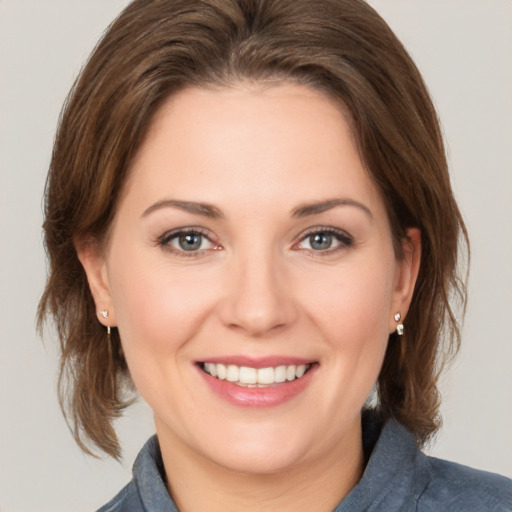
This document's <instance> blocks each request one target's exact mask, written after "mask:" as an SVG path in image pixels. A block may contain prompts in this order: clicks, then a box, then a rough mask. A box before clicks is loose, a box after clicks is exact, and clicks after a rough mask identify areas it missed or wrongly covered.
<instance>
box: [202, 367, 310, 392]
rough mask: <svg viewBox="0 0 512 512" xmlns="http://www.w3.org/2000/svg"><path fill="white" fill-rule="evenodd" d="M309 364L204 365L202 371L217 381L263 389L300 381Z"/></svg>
mask: <svg viewBox="0 0 512 512" xmlns="http://www.w3.org/2000/svg"><path fill="white" fill-rule="evenodd" d="M310 367H311V365H310V364H301V365H298V366H296V365H289V366H284V365H282V366H276V367H275V368H273V367H269V368H257V369H256V368H250V367H248V366H236V365H233V364H230V365H224V364H220V363H219V364H215V363H204V365H203V369H204V371H205V372H206V373H208V374H210V375H211V376H212V377H216V378H217V379H219V380H227V381H228V382H233V383H235V384H238V385H240V386H245V387H263V386H271V385H272V384H280V383H282V382H286V381H292V380H295V379H300V378H301V377H302V376H303V375H304V374H305V373H306V371H307V370H309V368H310Z"/></svg>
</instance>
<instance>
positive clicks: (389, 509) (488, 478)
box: [98, 421, 512, 512]
mask: <svg viewBox="0 0 512 512" xmlns="http://www.w3.org/2000/svg"><path fill="white" fill-rule="evenodd" d="M363 445H364V448H365V453H366V454H367V458H368V462H367V465H366V469H365V471H364V474H363V477H362V478H361V480H360V481H359V483H358V484H357V485H356V486H355V487H354V488H353V489H352V491H351V492H350V493H349V494H348V495H347V496H346V497H345V499H343V501H342V502H341V503H340V504H339V505H338V506H337V507H336V508H335V509H334V511H333V512H363V511H364V512H372V511H378V512H382V511H384V512H395V511H396V512H398V511H400V512H440V511H447V512H512V480H509V479H508V478H505V477H502V476H499V475H496V474H493V473H487V472H484V471H478V470H475V469H471V468H469V467H466V466H461V465H460V464H455V463H453V462H447V461H444V460H440V459H436V458H434V457H428V456H426V455H425V454H423V453H422V452H421V451H420V450H419V449H418V447H417V445H416V441H415V439H414V436H413V435H412V434H411V433H410V432H409V431H407V430H406V429H405V428H404V427H402V426H401V425H399V424H398V423H396V422H393V421H388V422H387V423H386V424H385V425H384V426H383V427H382V428H381V425H380V424H378V423H377V422H371V421H367V422H363ZM164 475H165V472H164V469H163V463H162V457H161V454H160V448H159V445H158V440H157V438H156V436H154V437H152V438H151V439H149V441H148V442H147V443H146V444H145V446H144V447H143V448H142V450H141V452H140V453H139V455H138V457H137V459H136V461H135V464H134V466H133V480H132V481H131V482H130V483H129V484H128V485H127V486H126V487H125V488H124V489H123V490H122V491H121V492H120V493H119V494H118V495H117V496H116V497H115V498H114V499H113V500H112V501H110V502H109V503H108V504H106V505H105V506H103V507H102V508H101V509H100V510H99V511H98V512H178V509H177V507H176V505H175V504H174V502H173V500H172V498H171V496H170V495H169V493H168V491H167V488H166V485H165V476H164Z"/></svg>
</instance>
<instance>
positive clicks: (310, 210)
mask: <svg viewBox="0 0 512 512" xmlns="http://www.w3.org/2000/svg"><path fill="white" fill-rule="evenodd" d="M336 206H355V207H356V208H359V209H361V210H363V212H364V213H366V215H368V216H369V217H370V219H371V220H373V215H372V212H371V211H370V209H369V208H368V207H367V206H365V205H364V204H363V203H360V202H359V201H355V200H354V199H348V198H335V199H327V200H325V201H316V202H313V203H305V204H301V205H299V206H297V208H294V209H293V210H292V217H298V218H301V217H307V216H309V215H318V214H319V213H323V212H326V211H328V210H331V209H332V208H335V207H336Z"/></svg>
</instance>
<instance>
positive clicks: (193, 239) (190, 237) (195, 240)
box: [177, 233, 203, 251]
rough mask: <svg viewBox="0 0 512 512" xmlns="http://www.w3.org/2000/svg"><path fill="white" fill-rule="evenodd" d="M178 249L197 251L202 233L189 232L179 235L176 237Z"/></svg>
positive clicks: (200, 243)
mask: <svg viewBox="0 0 512 512" xmlns="http://www.w3.org/2000/svg"><path fill="white" fill-rule="evenodd" d="M177 242H178V245H179V247H180V249H183V250H184V251H197V250H199V249H200V248H201V245H202V243H203V235H200V234H199V233H189V234H187V235H181V236H179V237H178V238H177Z"/></svg>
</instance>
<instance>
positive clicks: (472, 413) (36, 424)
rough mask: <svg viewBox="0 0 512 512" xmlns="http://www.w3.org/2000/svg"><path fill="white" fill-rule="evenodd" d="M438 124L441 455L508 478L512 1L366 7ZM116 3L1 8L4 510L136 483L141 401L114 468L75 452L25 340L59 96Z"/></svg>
mask: <svg viewBox="0 0 512 512" xmlns="http://www.w3.org/2000/svg"><path fill="white" fill-rule="evenodd" d="M371 3H372V4H373V5H374V6H375V7H376V8H377V10H378V11H379V12H380V13H381V14H382V15H383V17H384V18H385V19H386V20H387V21H388V23H389V24H390V25H391V27H392V28H393V29H394V30H395V32H396V33H397V35H398V36H399V37H400V38H401V39H402V41H403V42H404V44H405V46H406V47H407V48H408V49H409V51H410V53H411V54H412V56H413V58H414V59H415V61H416V63H417V64H418V66H419V68H420V70H421V71H422V72H423V74H424V77H425V80H426V82H427V84H428V86H429V88H430V90H431V93H432V96H433V98H434V101H435V103H436V105H437V107H438V110H439V114H440V117H441V120H442V124H443V127H444V132H445V136H446V141H447V147H448V152H449V160H450V166H451V172H452V179H453V186H454V190H455V194H456V197H457V198H458V200H459V203H460V206H461V209H462V212H463V215H464V217H465V220H466V222H467V226H468V229H469V234H470V237H471V241H472V251H473V252H472V267H471V276H470V285H469V290H470V302H469V307H468V312H467V319H466V324H465V328H464V336H463V345H462V350H461V353H460V355H459V358H458V359H457V362H456V364H455V365H454V366H453V368H452V370H451V372H450V373H449V376H448V377H446V378H444V380H443V383H442V384H443V386H442V389H443V396H444V405H443V416H444V428H443V429H442V431H441V432H440V434H439V436H438V440H437V444H436V445H435V446H434V447H433V448H432V449H431V453H433V454H435V455H436V456H439V457H443V458H448V459H451V460H455V461H458V462H461V463H463V464H468V465H471V466H475V467H478V468H482V469H487V470H490V471H496V472H500V473H503V474H506V475H508V476H512V462H511V461H512V439H511V438H512V404H511V399H512V371H511V366H512V335H511V332H510V326H509V322H510V319H511V317H512V270H511V262H512V229H511V224H512V201H511V197H512V172H511V171H512V149H511V148H512V92H511V91H512V1H510V0H464V1H462V0H373V1H372V2H371ZM124 5H126V1H125V0H0V180H1V181H0V208H1V211H0V251H1V252H0V283H1V284H0V286H1V288H0V292H1V295H0V339H1V343H0V511H1V512H46V511H48V512H50V511H51V512H59V511H62V512H64V511H66V512H69V511H90V510H94V509H95V508H96V507H98V506H100V505H101V504H103V503H104V502H106V501H107V500H108V499H110V498H111V497H112V496H113V495H114V494H115V493H116V492H117V491H118V490H119V489H120V488H121V486H122V485H124V484H125V483H126V482H127V481H128V480H129V479H130V471H131V464H132V462H133V459H134V457H135V455H136V453H137V452H138V450H139V448H140V447H141V445H142V444H143V442H144V441H145V439H146V438H147V437H148V436H149V435H150V434H151V433H152V432H153V423H152V417H151V414H150V411H149V410H148V408H147V406H145V405H144V404H143V403H138V404H137V405H135V406H134V407H133V408H132V409H131V410H130V411H129V413H128V414H127V415H126V417H125V418H124V419H123V420H121V421H120V422H119V432H120V435H121V439H122V443H123V445H124V447H125V452H124V453H125V458H124V461H123V463H122V464H119V463H117V462H113V461H110V460H105V461H102V460H95V459H92V458H90V457H86V456H85V455H83V454H82V453H81V452H80V451H79V449H78V448H77V447H76V445H75V444H74V442H73V440H72V438H71V435H70V434H69V431H68V429H67V427H66V424H65V422H64V419H63V417H62V415H61V413H60V411H59V407H58V404H57V401H56V393H55V380H56V368H57V351H56V340H55V339H54V338H52V337H51V336H49V337H48V338H47V339H46V340H45V344H44V345H43V343H42V341H41V340H40V339H39V338H38V336H37V335H36V332H35V328H34V323H35V322H34V317H35V312H36V307H37V302H38V298H39V296H40V294H41V291H42V289H43V286H44V282H45V257H44V251H43V247H42V240H41V227H40V226H41V222H42V215H41V211H42V202H41V198H42V193H43V187H44V181H45V175H46V170H47V166H48V163H49V158H50V152H51V147H52V140H53V137H54V133H55V127H56V123H57V119H58V115H59V111H60V107H61V105H62V102H63V100H64V98H65V95H66V93H67V91H68V89H69V87H70V86H71V83H72V81H73V79H74V78H75V77H76V75H77V73H78V71H79V69H80V67H81V65H82V63H83V62H84V60H85V58H86V57H87V55H88V53H89V52H90V50H91V49H92V48H93V46H94V44H95V42H96V41H97V39H98V38H99V36H100V35H101V33H102V31H103V30H104V29H105V27H106V26H107V25H108V23H109V22H110V21H111V20H112V19H113V18H114V17H115V15H116V14H117V13H118V12H119V11H120V10H121V8H122V7H123V6H124Z"/></svg>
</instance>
